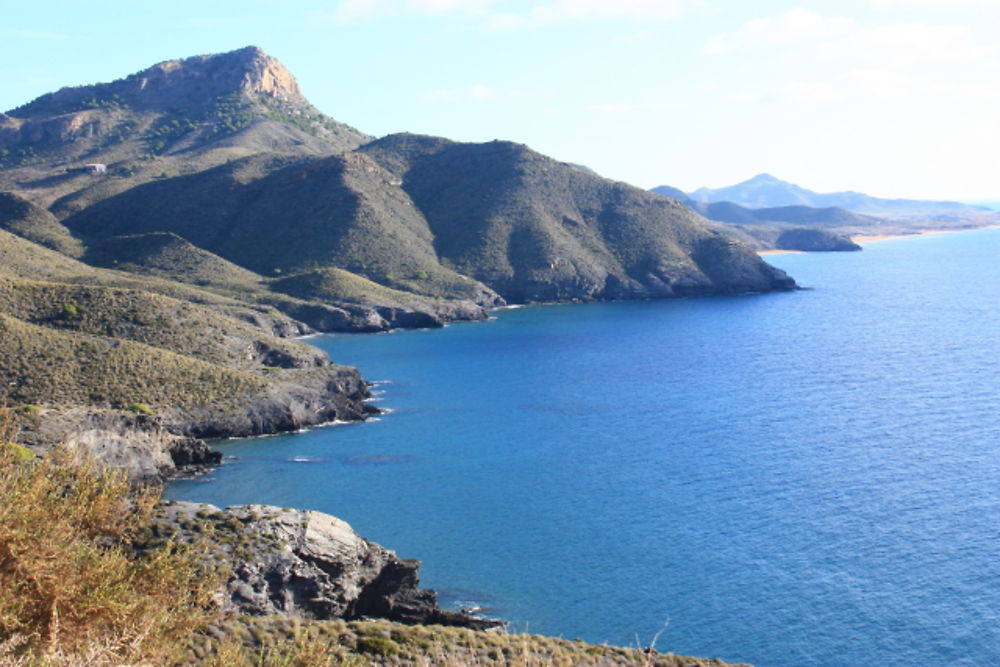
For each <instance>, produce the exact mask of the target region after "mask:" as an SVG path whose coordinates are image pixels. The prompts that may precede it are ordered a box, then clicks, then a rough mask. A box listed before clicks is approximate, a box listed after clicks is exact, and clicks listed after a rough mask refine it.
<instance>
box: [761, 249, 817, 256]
mask: <svg viewBox="0 0 1000 667" xmlns="http://www.w3.org/2000/svg"><path fill="white" fill-rule="evenodd" d="M805 252H806V251H805V250H782V249H781V248H769V249H767V250H758V251H757V254H758V255H802V254H804V253H805Z"/></svg>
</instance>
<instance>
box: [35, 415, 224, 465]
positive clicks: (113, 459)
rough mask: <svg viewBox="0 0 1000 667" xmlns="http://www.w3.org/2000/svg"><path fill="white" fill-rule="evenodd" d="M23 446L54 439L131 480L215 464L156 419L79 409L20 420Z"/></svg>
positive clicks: (42, 447) (202, 447)
mask: <svg viewBox="0 0 1000 667" xmlns="http://www.w3.org/2000/svg"><path fill="white" fill-rule="evenodd" d="M24 426H25V428H24V429H23V430H22V432H21V438H22V439H23V442H24V444H26V445H29V446H31V447H32V449H34V450H35V451H38V452H44V451H46V450H48V449H50V448H51V447H53V446H54V444H56V443H58V444H60V445H61V446H63V447H66V448H68V449H69V450H70V451H72V452H74V453H76V454H77V455H78V456H81V457H84V456H86V457H90V458H92V459H93V460H94V462H95V463H97V464H98V465H100V466H105V467H109V468H121V469H123V470H125V471H126V473H127V474H128V477H129V479H130V480H131V481H132V482H135V483H140V482H150V481H158V480H162V479H164V478H166V477H169V476H171V475H174V474H176V473H177V472H178V470H180V469H181V468H190V467H192V466H193V467H200V466H205V465H212V464H216V463H219V462H220V461H221V460H222V455H221V454H220V453H219V452H216V451H213V450H212V449H211V448H210V447H209V446H208V445H207V444H206V443H205V442H203V441H201V440H197V439H195V438H188V437H185V436H180V435H176V434H174V433H171V432H170V431H168V430H167V429H166V428H164V426H163V423H162V421H161V420H160V419H159V418H157V417H152V416H148V415H140V414H134V413H130V412H120V411H96V410H86V409H82V408H71V409H63V410H60V409H54V408H49V409H43V410H41V411H40V412H39V414H36V415H33V416H32V418H31V419H29V420H25V423H24Z"/></svg>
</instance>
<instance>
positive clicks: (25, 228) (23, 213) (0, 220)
mask: <svg viewBox="0 0 1000 667" xmlns="http://www.w3.org/2000/svg"><path fill="white" fill-rule="evenodd" d="M0 229H3V230H6V231H8V232H10V233H12V234H17V235H18V236H21V237H23V238H25V239H27V240H29V241H33V242H35V243H37V244H39V245H42V246H45V247H46V248H51V249H52V250H55V251H57V252H60V253H62V254H64V255H68V256H70V257H79V256H80V255H81V254H82V253H83V245H82V244H81V243H80V241H79V240H77V239H75V238H73V235H72V234H70V232H69V230H68V229H66V227H64V226H63V225H62V223H60V222H59V220H58V219H56V217H55V216H54V215H52V214H51V213H49V212H48V211H47V210H45V209H44V208H41V207H40V206H37V205H35V204H34V203H32V202H30V201H28V200H27V199H25V198H24V197H19V196H17V195H16V194H14V193H12V192H0Z"/></svg>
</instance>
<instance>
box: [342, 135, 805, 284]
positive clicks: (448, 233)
mask: <svg viewBox="0 0 1000 667" xmlns="http://www.w3.org/2000/svg"><path fill="white" fill-rule="evenodd" d="M360 152H363V153H365V154H367V155H370V156H372V157H373V158H375V159H376V160H377V161H378V162H379V163H380V164H381V165H382V166H383V167H385V168H386V169H387V170H389V171H391V172H393V173H394V174H396V175H397V177H398V178H399V179H400V181H401V182H402V188H403V189H404V190H405V191H406V193H407V194H408V195H409V196H410V197H411V198H412V200H413V202H414V203H415V204H416V205H417V207H418V208H419V209H420V211H421V212H422V213H423V215H424V216H425V217H426V219H427V222H428V224H429V226H430V229H431V231H432V233H433V235H434V246H435V249H436V250H437V252H438V254H439V256H440V257H441V258H442V260H443V261H444V262H445V263H446V264H447V265H448V266H451V267H454V268H455V269H456V270H457V271H459V272H460V273H463V274H465V275H468V276H470V277H472V278H475V279H476V280H479V281H481V282H483V283H485V284H486V285H488V286H490V287H491V288H493V289H495V290H496V291H497V292H498V293H500V295H501V296H503V297H504V298H505V299H507V300H508V301H512V302H525V301H553V300H571V299H584V300H587V299H609V298H648V297H670V296H685V295H692V294H713V293H738V292H750V291H765V290H770V289H786V288H789V287H791V286H792V285H794V283H793V282H792V281H791V280H790V279H789V278H788V277H787V276H785V275H784V273H783V272H781V271H779V270H777V269H774V268H772V267H770V266H768V265H767V264H765V263H763V262H761V261H759V260H758V259H757V258H756V257H755V256H754V255H753V253H751V252H749V251H748V250H747V249H746V248H745V247H743V246H742V245H739V244H736V243H732V242H729V241H728V240H726V239H724V238H722V237H720V236H719V235H718V234H716V233H715V232H712V231H711V230H709V229H707V228H706V227H705V226H704V224H703V223H702V221H701V220H700V218H698V217H697V216H696V215H693V214H692V213H691V212H690V211H689V210H688V209H687V208H685V207H684V206H682V205H680V204H679V203H677V202H671V201H669V200H666V199H663V198H662V197H658V196H656V195H652V194H650V193H647V192H644V191H642V190H640V189H638V188H634V187H632V186H629V185H626V184H624V183H615V182H612V181H609V180H607V179H603V178H601V177H599V176H596V175H593V174H588V173H586V172H583V171H580V170H579V169H575V168H573V167H572V166H570V165H567V164H565V163H561V162H557V161H555V160H552V159H550V158H547V157H545V156H543V155H540V154H538V153H535V152H534V151H531V150H530V149H528V148H527V147H525V146H522V145H518V144H514V143H510V142H502V141H495V142H491V143H487V144H461V143H455V142H450V141H447V140H444V139H440V138H435V137H423V136H416V135H409V134H400V135H392V136H389V137H385V138H383V139H380V140H378V141H375V142H372V143H371V144H368V145H366V146H364V147H362V148H361V149H360Z"/></svg>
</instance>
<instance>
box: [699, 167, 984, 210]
mask: <svg viewBox="0 0 1000 667" xmlns="http://www.w3.org/2000/svg"><path fill="white" fill-rule="evenodd" d="M688 196H689V197H690V198H691V199H693V200H695V201H701V202H708V203H712V202H720V201H729V202H733V203H736V204H740V205H743V206H746V207H749V208H765V207H780V206H800V205H802V206H811V207H819V208H823V207H831V206H834V207H836V206H839V207H841V208H845V209H848V210H850V211H853V212H855V213H862V214H867V215H875V216H883V217H886V216H888V217H915V216H933V215H942V214H959V213H973V212H982V211H983V209H982V208H980V207H975V206H970V205H968V204H963V203H961V202H957V201H932V200H926V201H924V200H917V199H887V198H881V197H873V196H871V195H867V194H864V193H861V192H855V191H843V192H829V193H819V192H814V191H813V190H808V189H806V188H803V187H801V186H799V185H795V184H794V183H790V182H788V181H783V180H781V179H779V178H776V177H774V176H772V175H771V174H768V173H761V174H757V175H756V176H753V177H752V178H749V179H747V180H745V181H742V182H740V183H737V184H735V185H730V186H726V187H721V188H707V187H702V188H698V189H697V190H694V191H692V192H690V193H688Z"/></svg>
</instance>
